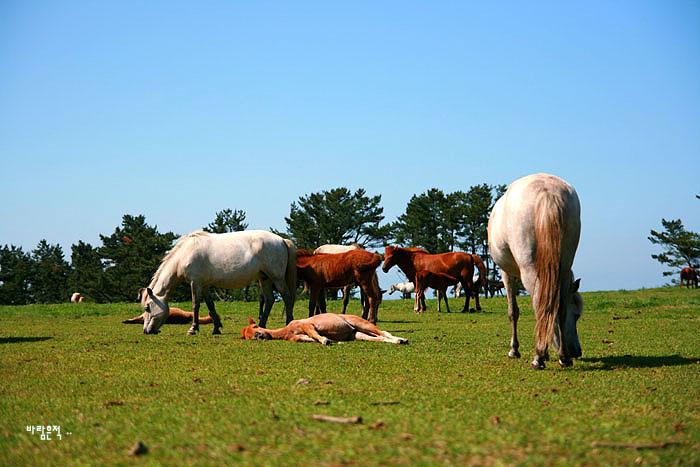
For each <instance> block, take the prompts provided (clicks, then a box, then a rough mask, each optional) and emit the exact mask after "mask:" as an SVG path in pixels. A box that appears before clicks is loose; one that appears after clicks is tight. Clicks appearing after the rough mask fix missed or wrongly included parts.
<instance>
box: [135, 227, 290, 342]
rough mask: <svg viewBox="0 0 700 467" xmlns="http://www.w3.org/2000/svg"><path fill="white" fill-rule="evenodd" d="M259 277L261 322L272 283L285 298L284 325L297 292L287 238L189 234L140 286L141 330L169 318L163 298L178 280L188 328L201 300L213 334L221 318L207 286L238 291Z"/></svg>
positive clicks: (255, 233)
mask: <svg viewBox="0 0 700 467" xmlns="http://www.w3.org/2000/svg"><path fill="white" fill-rule="evenodd" d="M253 280H259V281H260V285H261V288H262V293H263V295H264V296H265V299H264V304H265V307H264V309H262V308H261V311H260V325H261V326H264V325H265V323H267V317H268V316H269V315H270V309H271V308H272V304H273V303H274V296H273V293H272V291H273V287H274V288H275V289H277V291H279V293H280V294H281V295H282V299H283V300H284V309H285V312H286V314H287V323H289V322H291V321H292V320H293V319H294V316H293V315H292V311H293V308H294V299H295V296H296V282H297V267H296V248H295V247H294V244H293V243H292V242H291V240H285V239H283V238H282V237H280V236H278V235H275V234H273V233H270V232H265V231H262V230H246V231H243V232H231V233H223V234H212V233H207V232H203V231H198V232H192V233H191V234H189V235H187V236H185V237H182V238H181V239H180V240H179V241H178V242H177V243H176V244H175V246H174V247H173V248H172V250H170V252H169V253H168V254H167V255H166V256H165V258H163V261H162V262H161V264H160V266H159V267H158V270H157V271H156V273H155V275H154V276H153V279H152V280H151V284H150V285H149V286H148V287H145V288H142V289H139V299H140V300H141V306H142V307H143V309H144V311H145V313H144V315H143V316H144V322H143V332H144V333H145V334H157V333H158V330H159V329H160V327H161V325H162V324H163V323H164V322H165V320H166V319H167V317H168V316H169V306H168V298H169V297H170V294H171V293H172V292H173V291H174V290H175V287H177V285H178V284H180V283H182V282H187V283H189V284H190V287H191V290H192V311H193V317H192V327H191V328H190V329H189V331H187V333H188V334H195V333H196V332H197V331H198V330H199V305H200V303H201V299H202V298H204V301H205V302H206V304H207V307H208V308H209V316H211V317H212V320H213V321H214V331H213V334H220V333H221V331H220V329H221V327H222V326H221V320H220V319H219V315H218V314H217V313H216V310H215V309H214V301H213V300H212V299H211V296H210V293H209V287H210V286H215V287H221V288H224V289H240V288H243V287H245V286H247V285H248V284H250V283H251V282H252V281H253Z"/></svg>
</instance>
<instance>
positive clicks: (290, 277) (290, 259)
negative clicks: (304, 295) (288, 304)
mask: <svg viewBox="0 0 700 467" xmlns="http://www.w3.org/2000/svg"><path fill="white" fill-rule="evenodd" d="M284 244H285V245H286V246H287V269H286V270H285V272H284V281H285V282H286V283H287V288H288V289H289V293H290V294H291V295H292V303H294V302H295V301H296V298H297V248H296V247H295V246H294V243H293V242H292V241H291V240H288V239H286V238H285V239H284Z"/></svg>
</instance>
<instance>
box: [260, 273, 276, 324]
mask: <svg viewBox="0 0 700 467" xmlns="http://www.w3.org/2000/svg"><path fill="white" fill-rule="evenodd" d="M260 289H261V290H260V293H262V294H263V296H264V297H265V298H264V300H263V304H264V306H263V307H261V308H260V314H259V315H258V325H259V326H260V327H261V328H264V327H267V318H268V317H269V316H270V310H271V309H272V303H273V302H274V301H275V296H274V294H273V293H272V281H271V280H269V279H266V280H264V281H260Z"/></svg>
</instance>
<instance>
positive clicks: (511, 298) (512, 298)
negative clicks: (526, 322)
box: [501, 271, 520, 358]
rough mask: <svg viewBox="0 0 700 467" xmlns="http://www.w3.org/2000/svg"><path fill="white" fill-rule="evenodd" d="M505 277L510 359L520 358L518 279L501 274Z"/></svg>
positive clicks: (503, 272)
mask: <svg viewBox="0 0 700 467" xmlns="http://www.w3.org/2000/svg"><path fill="white" fill-rule="evenodd" d="M501 274H502V276H503V284H504V285H505V288H506V296H507V297H508V318H509V319H510V352H508V356H509V357H510V358H520V352H519V351H518V348H519V347H520V343H519V342H518V318H519V317H520V309H519V308H518V302H517V300H516V297H517V296H518V286H517V278H516V277H512V276H509V275H508V274H507V273H506V272H505V271H502V272H501Z"/></svg>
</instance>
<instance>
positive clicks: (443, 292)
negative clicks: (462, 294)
mask: <svg viewBox="0 0 700 467" xmlns="http://www.w3.org/2000/svg"><path fill="white" fill-rule="evenodd" d="M438 293H441V294H442V298H444V299H445V308H447V312H448V313H450V304H449V303H447V289H445V290H443V291H442V292H439V291H438ZM438 305H440V297H439V296H438ZM438 311H440V307H439V306H438Z"/></svg>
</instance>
